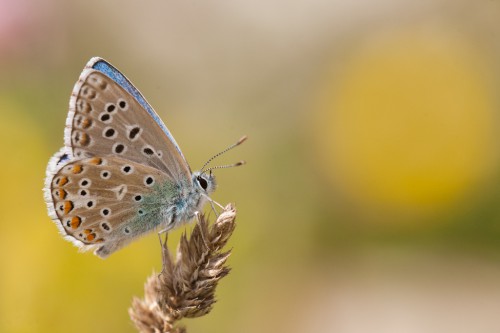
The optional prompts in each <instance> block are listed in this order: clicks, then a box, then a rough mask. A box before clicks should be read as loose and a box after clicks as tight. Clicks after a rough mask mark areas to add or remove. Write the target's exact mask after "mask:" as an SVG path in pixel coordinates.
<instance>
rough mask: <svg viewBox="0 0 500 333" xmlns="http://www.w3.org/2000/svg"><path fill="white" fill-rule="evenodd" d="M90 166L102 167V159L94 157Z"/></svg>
mask: <svg viewBox="0 0 500 333" xmlns="http://www.w3.org/2000/svg"><path fill="white" fill-rule="evenodd" d="M89 163H90V164H94V165H101V164H102V158H100V157H93V158H92V159H91V160H90V161H89Z"/></svg>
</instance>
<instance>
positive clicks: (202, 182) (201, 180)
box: [196, 176, 208, 190]
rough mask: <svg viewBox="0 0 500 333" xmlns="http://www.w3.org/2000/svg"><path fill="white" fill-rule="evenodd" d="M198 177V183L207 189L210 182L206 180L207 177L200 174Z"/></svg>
mask: <svg viewBox="0 0 500 333" xmlns="http://www.w3.org/2000/svg"><path fill="white" fill-rule="evenodd" d="M196 179H197V180H198V183H199V184H200V186H201V188H203V189H204V190H206V189H207V187H208V183H207V181H206V180H205V178H203V177H200V176H198V177H197V178H196Z"/></svg>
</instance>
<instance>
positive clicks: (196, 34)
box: [0, 0, 500, 333]
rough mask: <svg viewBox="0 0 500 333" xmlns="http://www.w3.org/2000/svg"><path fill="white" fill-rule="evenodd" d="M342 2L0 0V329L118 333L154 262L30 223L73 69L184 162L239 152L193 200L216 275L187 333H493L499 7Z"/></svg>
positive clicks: (143, 245) (155, 258) (37, 219)
mask: <svg viewBox="0 0 500 333" xmlns="http://www.w3.org/2000/svg"><path fill="white" fill-rule="evenodd" d="M356 3H357V5H354V4H353V5H349V4H346V3H345V2H341V1H331V2H323V1H312V2H308V1H294V2H293V3H289V2H286V1H273V2H262V3H255V2H251V3H243V2H231V1H221V2H217V3H210V2H208V3H207V2H198V1H195V2H183V1H169V2H161V1H147V2H143V3H138V2H129V1H127V2H120V1H108V2H104V3H102V2H97V1H87V2H85V3H83V2H81V3H80V2H65V1H61V0H49V1H44V2H36V1H32V0H22V1H13V0H12V1H11V0H3V1H0V58H1V59H0V60H1V62H0V153H1V156H2V169H1V170H2V172H1V173H0V184H1V185H2V186H1V190H0V267H1V271H0V295H1V297H0V332H8V333H11V332H12V333H17V332H67V331H71V332H88V331H94V332H134V331H135V330H134V327H133V325H132V323H131V322H130V320H129V318H128V314H127V308H128V307H129V306H130V304H131V300H132V297H133V296H142V293H143V283H144V282H145V279H146V277H147V276H149V275H150V274H151V272H152V271H153V270H156V271H159V270H160V269H161V266H160V265H161V262H160V251H159V245H158V240H157V236H156V235H155V234H154V233H153V234H152V235H149V236H147V237H145V238H143V239H141V240H139V241H137V242H134V243H133V244H131V245H129V246H128V247H126V248H125V249H123V250H121V251H119V252H117V253H116V254H113V255H112V256H111V257H110V258H109V259H106V260H100V259H98V258H97V257H95V256H93V255H92V254H90V253H89V254H80V253H78V252H77V249H76V248H74V247H73V246H72V245H71V244H70V243H68V242H65V241H64V240H63V239H62V237H60V235H59V234H58V232H57V229H56V227H55V226H54V225H53V224H52V222H51V221H50V219H49V217H48V216H47V213H46V208H45V203H44V201H43V195H42V188H43V185H44V177H45V168H46V164H47V162H48V160H49V158H50V156H51V155H52V154H53V153H55V152H56V151H57V150H58V149H59V147H60V146H62V144H63V140H62V137H63V130H64V124H65V118H66V114H67V110H68V101H69V95H70V92H71V89H72V87H73V85H74V83H75V82H76V80H77V78H78V76H79V74H80V71H81V69H82V68H83V66H84V64H85V63H86V62H87V61H88V59H90V57H92V56H101V57H103V58H105V59H107V60H108V61H110V62H111V63H112V64H114V65H115V66H117V67H118V68H119V69H120V70H121V71H122V72H123V73H124V74H125V75H127V77H129V78H130V79H131V81H132V82H134V84H135V85H136V86H137V87H138V88H139V89H140V90H141V92H142V93H143V94H144V95H145V97H146V98H147V99H148V101H149V102H150V103H151V105H152V106H153V107H154V108H155V110H156V111H157V112H158V114H159V115H160V117H161V118H162V119H163V120H164V122H165V123H166V125H167V126H168V128H169V129H170V131H171V132H172V134H173V135H174V136H175V138H176V141H177V142H178V143H179V144H180V146H181V148H182V150H183V152H184V155H185V156H186V158H187V159H188V161H189V162H190V164H191V167H192V169H198V168H199V167H200V166H201V165H202V164H203V163H204V162H205V161H206V159H208V158H209V157H210V156H212V155H213V154H214V153H216V152H218V151H219V150H221V149H222V148H224V147H226V146H227V145H228V144H230V143H232V142H233V141H234V140H235V139H237V138H239V137H240V136H241V135H243V134H247V135H248V136H249V138H250V140H249V141H248V142H247V143H245V144H244V145H242V146H241V148H238V149H236V150H235V151H232V152H231V153H228V154H227V155H225V156H224V157H223V158H221V160H220V161H219V163H221V164H223V163H226V162H227V163H230V162H234V161H238V160H241V159H244V160H246V161H247V162H248V164H247V165H245V166H244V167H242V168H236V169H229V170H220V171H218V172H217V173H216V175H217V178H218V183H219V188H218V190H217V192H216V193H215V194H214V196H213V198H214V199H215V200H216V201H218V202H220V203H227V202H234V203H236V206H237V208H238V227H237V229H236V231H235V234H234V236H233V238H232V240H231V243H230V246H231V247H232V248H233V255H232V257H231V259H230V265H231V266H232V268H233V270H232V272H231V274H230V275H229V276H228V277H227V278H225V279H223V280H222V282H221V285H220V287H219V289H218V293H217V295H218V299H219V301H218V303H217V304H216V306H215V308H214V310H213V312H212V313H210V314H209V315H208V316H205V317H203V318H198V319H194V320H190V321H186V322H185V324H186V325H187V327H188V331H189V332H255V331H259V332H277V331H287V332H304V331H310V332H347V333H350V332H361V331H363V332H364V331H368V330H371V331H388V330H389V329H392V331H398V332H403V331H425V332H433V331H438V330H439V331H452V330H453V331H455V332H470V331H472V330H474V331H497V330H499V329H500V324H499V323H498V320H497V319H496V312H495V309H498V306H500V297H499V296H500V288H499V287H498V283H497V281H498V278H500V261H499V259H500V256H499V255H498V253H499V251H500V242H499V240H500V223H499V222H500V205H499V202H500V190H498V188H499V186H498V185H499V182H500V178H499V176H500V172H499V171H500V164H499V161H500V159H499V156H500V155H499V152H500V149H499V148H500V147H499V144H498V142H500V140H499V139H500V138H499V133H500V132H499V131H498V130H499V121H498V120H499V106H500V101H499V98H498V96H499V94H498V91H497V90H498V86H499V85H498V82H499V78H500V76H499V68H498V65H497V63H498V59H499V56H500V44H499V41H498V38H496V36H498V34H499V33H500V26H498V22H499V19H500V3H499V2H498V1H482V0H481V1H436V2H429V3H427V2H425V3H423V2H418V1H411V0H405V1H399V2H397V1H396V2H394V1H388V0H387V1H381V2H377V4H375V3H372V2H369V1H362V2H356ZM63 13H64V14H63ZM181 229H182V230H176V231H174V232H173V233H172V235H171V236H169V242H171V244H170V246H171V247H172V248H174V247H175V246H176V244H177V241H178V238H179V235H180V233H181V232H182V231H184V230H189V229H190V226H189V225H188V226H187V227H186V229H184V228H181ZM444 309H447V310H444ZM457 318H458V319H457Z"/></svg>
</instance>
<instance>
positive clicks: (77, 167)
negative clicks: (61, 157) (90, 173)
mask: <svg viewBox="0 0 500 333" xmlns="http://www.w3.org/2000/svg"><path fill="white" fill-rule="evenodd" d="M82 171H83V167H82V166H81V165H79V164H75V165H73V169H71V172H73V173H74V174H77V173H80V172H82Z"/></svg>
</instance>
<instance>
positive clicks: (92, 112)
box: [65, 69, 191, 181]
mask: <svg viewBox="0 0 500 333" xmlns="http://www.w3.org/2000/svg"><path fill="white" fill-rule="evenodd" d="M66 126H67V130H66V133H65V144H66V146H67V147H68V148H69V149H70V150H71V152H72V155H73V156H74V157H75V158H85V157H91V156H106V155H116V156H120V157H122V158H124V159H128V160H131V161H135V162H138V163H141V164H145V165H148V166H151V167H153V168H156V169H159V170H162V171H163V172H165V173H166V174H167V175H169V176H170V177H171V178H173V179H175V180H182V181H185V180H190V178H191V172H190V170H189V166H188V164H187V163H186V161H185V160H184V158H183V157H182V156H181V155H180V153H179V152H178V150H177V147H176V144H175V143H174V142H172V141H171V140H169V138H168V137H167V136H166V134H165V132H164V131H163V130H162V128H161V127H160V126H159V125H158V123H156V122H155V121H153V119H152V117H151V115H150V114H149V113H148V112H147V111H146V110H145V109H144V108H143V107H142V105H141V104H140V103H139V102H138V101H137V100H136V99H135V98H134V97H133V96H132V95H131V94H130V93H129V92H127V91H126V90H125V89H124V88H122V87H121V86H120V85H118V84H117V83H116V82H115V81H114V80H112V79H111V78H109V77H108V76H107V75H105V74H104V73H102V72H100V71H97V70H94V69H85V70H84V71H83V73H82V74H81V76H80V79H79V81H78V82H77V84H76V85H75V88H74V91H73V94H72V98H71V101H70V112H69V115H68V119H67V124H66Z"/></svg>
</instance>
